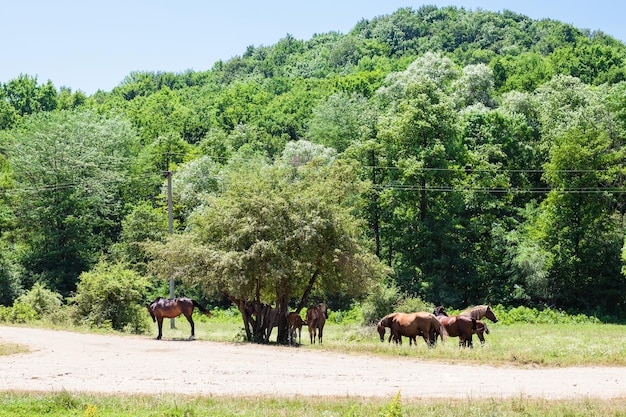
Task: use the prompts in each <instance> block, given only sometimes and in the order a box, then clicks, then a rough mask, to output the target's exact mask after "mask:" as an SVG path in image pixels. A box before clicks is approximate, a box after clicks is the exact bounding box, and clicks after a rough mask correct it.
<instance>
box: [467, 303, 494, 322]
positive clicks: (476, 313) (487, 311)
mask: <svg viewBox="0 0 626 417" xmlns="http://www.w3.org/2000/svg"><path fill="white" fill-rule="evenodd" d="M459 315H460V316H466V317H471V318H473V319H476V320H482V319H484V318H485V317H486V318H488V319H489V320H491V321H492V322H494V323H497V322H498V318H497V317H496V313H494V312H493V309H492V308H491V304H487V305H480V306H476V307H472V308H468V309H467V310H465V311H463V312H461V313H460V314H459Z"/></svg>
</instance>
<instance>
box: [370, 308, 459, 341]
mask: <svg viewBox="0 0 626 417" xmlns="http://www.w3.org/2000/svg"><path fill="white" fill-rule="evenodd" d="M387 327H389V328H390V329H391V335H390V336H389V341H390V342H391V339H393V340H394V341H395V342H396V343H397V344H402V336H405V337H408V338H409V344H411V342H413V341H415V340H416V338H417V337H418V336H422V337H423V338H424V342H426V345H427V346H429V347H433V346H434V345H435V343H436V342H437V336H438V335H439V336H441V339H442V340H443V339H444V337H445V336H447V333H446V330H445V329H444V328H443V326H442V325H441V323H440V322H439V320H437V318H436V317H435V316H434V315H433V314H430V313H427V312H425V311H420V312H417V313H391V314H388V315H386V316H385V317H383V318H382V319H380V321H379V322H378V325H377V330H378V334H379V335H380V341H381V342H383V341H384V340H385V329H386V328H387Z"/></svg>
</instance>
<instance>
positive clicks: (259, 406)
mask: <svg viewBox="0 0 626 417" xmlns="http://www.w3.org/2000/svg"><path fill="white" fill-rule="evenodd" d="M399 396H400V393H398V394H397V395H396V396H394V397H393V398H392V399H384V400H381V399H378V398H377V399H365V398H353V397H350V398H330V397H325V398H323V399H320V398H309V397H306V398H294V399H291V398H290V399H276V398H257V397H254V398H247V397H228V396H224V397H217V396H210V397H209V396H194V397H191V396H189V397H181V396H180V395H167V394H163V395H158V396H137V395H133V396H130V395H124V396H119V395H118V396H113V395H95V394H84V393H70V392H66V391H62V392H59V393H48V394H44V393H32V394H30V395H24V394H23V393H21V392H2V393H0V402H2V404H3V407H4V408H3V410H4V411H5V412H6V413H7V415H19V416H24V417H38V416H41V415H49V416H55V417H56V416H68V415H75V416H84V417H92V416H93V417H119V416H122V415H132V416H136V417H149V416H155V415H158V416H172V417H174V416H180V417H192V416H205V415H211V416H215V417H227V416H233V415H246V416H250V417H265V416H268V415H298V416H301V417H313V416H344V417H368V416H401V415H408V416H421V417H441V416H465V417H483V416H499V415H503V416H525V417H561V416H569V417H584V416H620V415H623V414H624V413H625V412H626V406H625V405H624V401H620V400H614V401H613V400H605V399H594V398H584V399H567V400H546V399H544V398H540V399H532V398H526V397H514V398H498V399H493V398H486V399H483V398H460V399H457V400H455V401H450V399H436V398H429V399H423V398H422V399H419V400H410V399H409V400H406V401H404V403H403V404H400V397H399Z"/></svg>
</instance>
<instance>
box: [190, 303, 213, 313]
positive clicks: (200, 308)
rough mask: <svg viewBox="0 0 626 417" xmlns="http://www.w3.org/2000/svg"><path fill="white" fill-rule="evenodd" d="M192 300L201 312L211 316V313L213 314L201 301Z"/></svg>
mask: <svg viewBox="0 0 626 417" xmlns="http://www.w3.org/2000/svg"><path fill="white" fill-rule="evenodd" d="M191 302H192V303H193V305H194V306H195V307H198V310H200V312H201V313H202V314H206V315H207V316H210V315H211V312H210V311H209V310H207V309H206V308H204V307H202V306H201V305H200V303H199V302H197V301H196V300H191Z"/></svg>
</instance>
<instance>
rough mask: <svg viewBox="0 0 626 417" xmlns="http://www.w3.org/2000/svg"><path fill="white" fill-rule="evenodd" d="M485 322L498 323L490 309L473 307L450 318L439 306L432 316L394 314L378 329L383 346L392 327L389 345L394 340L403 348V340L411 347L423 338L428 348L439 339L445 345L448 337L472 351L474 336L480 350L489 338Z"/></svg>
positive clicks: (423, 314) (425, 313)
mask: <svg viewBox="0 0 626 417" xmlns="http://www.w3.org/2000/svg"><path fill="white" fill-rule="evenodd" d="M483 318H488V319H489V320H491V321H492V322H494V323H496V322H497V321H498V319H497V317H496V315H495V313H494V312H493V309H492V308H491V305H480V306H477V307H473V308H471V309H468V310H465V311H464V312H462V313H461V314H459V315H456V316H449V315H448V314H447V313H446V311H445V309H444V307H443V306H439V307H436V308H435V310H434V311H433V312H432V313H427V312H425V311H420V312H417V313H391V314H388V315H386V316H385V317H383V318H382V319H380V321H379V322H378V324H377V326H376V327H377V330H378V334H379V335H380V341H381V342H383V341H384V340H385V332H386V329H387V327H389V329H390V330H391V332H390V335H389V342H391V340H393V341H394V342H395V343H397V344H402V336H404V337H408V338H409V344H412V343H416V341H417V337H419V336H422V337H423V338H424V341H425V342H426V345H427V346H429V347H434V346H435V344H436V343H437V338H438V337H439V338H441V340H442V341H443V340H444V339H445V338H446V337H458V338H459V346H462V347H470V348H471V347H473V343H472V336H473V335H474V334H475V335H477V336H478V339H480V344H481V346H482V345H484V344H485V336H484V334H485V333H487V334H489V328H488V327H487V325H486V324H485V323H484V322H483V321H482V319H483Z"/></svg>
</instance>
